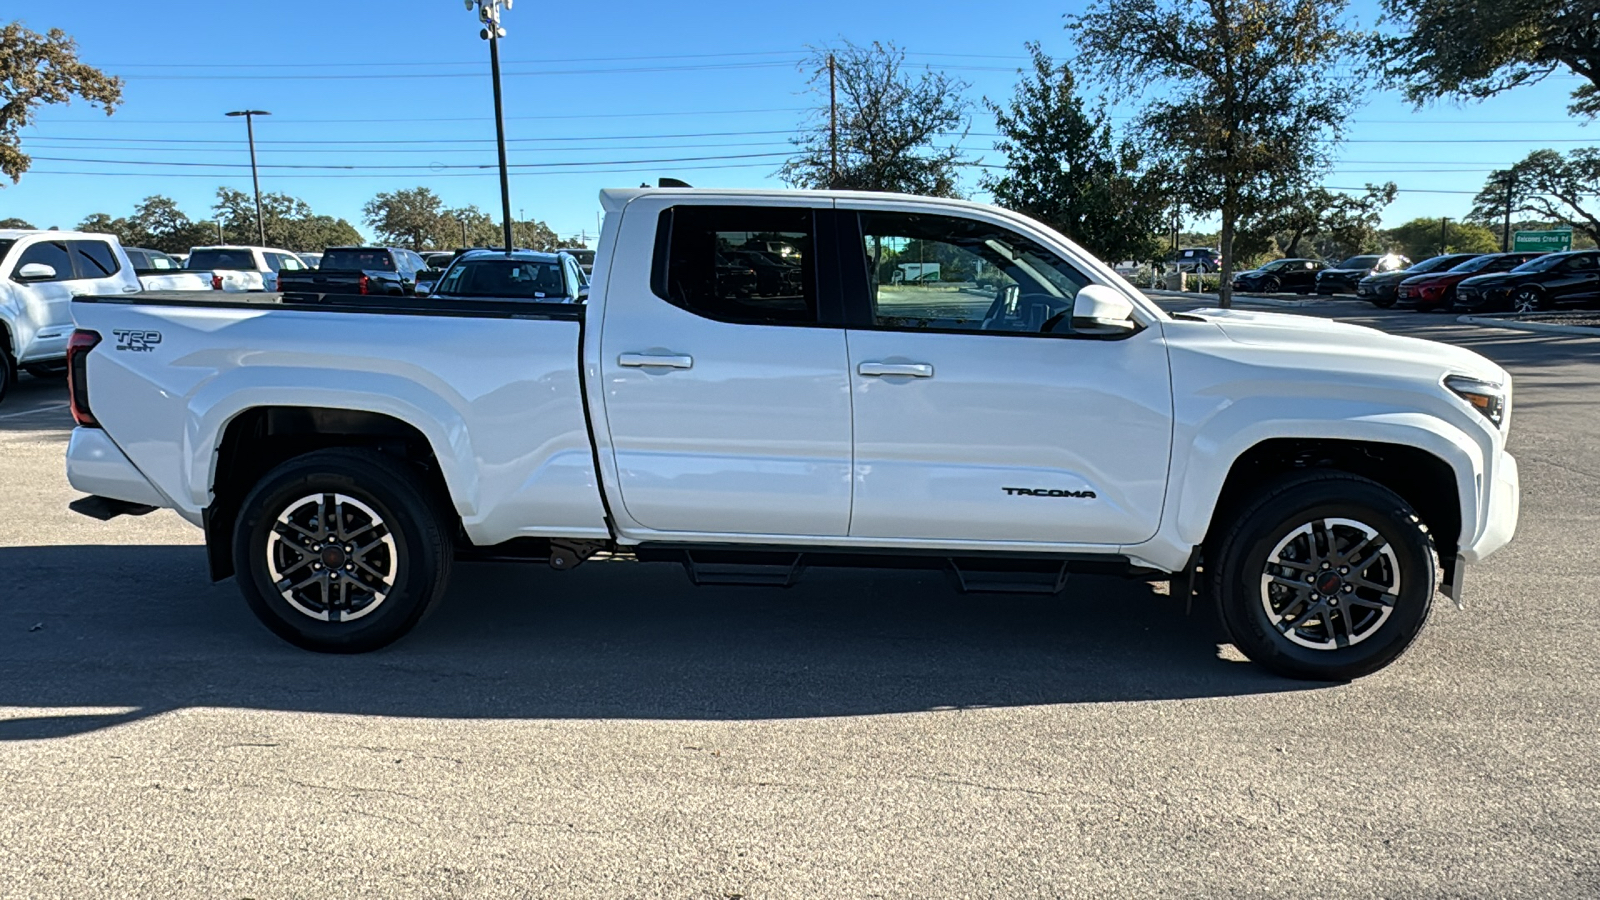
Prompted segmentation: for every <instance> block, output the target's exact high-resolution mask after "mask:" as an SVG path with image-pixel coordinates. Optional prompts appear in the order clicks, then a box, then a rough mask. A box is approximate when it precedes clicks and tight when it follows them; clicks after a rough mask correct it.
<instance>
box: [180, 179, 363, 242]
mask: <svg viewBox="0 0 1600 900" xmlns="http://www.w3.org/2000/svg"><path fill="white" fill-rule="evenodd" d="M212 208H213V209H214V210H215V211H216V213H217V217H218V220H219V221H221V222H222V226H223V229H224V230H225V233H226V234H225V236H227V237H231V238H232V239H233V240H241V239H242V240H244V241H249V240H252V239H253V238H254V236H255V234H256V206H255V200H254V199H253V198H252V197H251V196H250V195H249V194H246V193H245V192H244V191H236V190H234V189H233V188H226V187H222V188H217V202H216V205H215V206H213V207H212ZM261 222H262V225H263V226H264V227H265V229H266V232H267V243H268V244H270V245H272V246H274V247H281V248H283V249H285V250H323V249H325V248H327V247H337V246H339V245H342V244H343V245H348V244H359V243H361V233H360V232H359V231H356V229H355V226H353V225H351V224H350V223H349V222H347V221H345V220H344V219H335V218H333V217H331V216H319V215H315V214H314V213H312V211H311V206H310V205H309V204H307V203H306V202H305V201H304V200H301V199H299V198H297V197H291V196H289V195H288V194H271V193H268V194H262V195H261Z"/></svg>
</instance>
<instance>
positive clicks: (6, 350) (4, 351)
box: [0, 331, 17, 402]
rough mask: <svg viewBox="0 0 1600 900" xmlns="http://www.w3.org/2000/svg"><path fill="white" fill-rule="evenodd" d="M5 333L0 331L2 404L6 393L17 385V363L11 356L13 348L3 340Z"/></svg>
mask: <svg viewBox="0 0 1600 900" xmlns="http://www.w3.org/2000/svg"><path fill="white" fill-rule="evenodd" d="M4 336H5V332H4V331H0V402H4V401H5V399H6V392H7V391H10V390H11V386H12V385H13V384H16V383H17V361H16V359H15V358H14V357H12V355H11V348H10V347H9V346H7V345H6V342H5V341H4V340H3V338H4Z"/></svg>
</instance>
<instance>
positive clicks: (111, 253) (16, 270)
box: [0, 229, 210, 399]
mask: <svg viewBox="0 0 1600 900" xmlns="http://www.w3.org/2000/svg"><path fill="white" fill-rule="evenodd" d="M143 259H144V258H143V257H141V261H143ZM209 287H210V286H209V285H207V284H206V283H205V282H204V281H203V280H201V279H199V278H196V277H194V276H192V275H190V274H187V273H183V272H152V273H150V274H149V275H148V276H146V275H143V274H140V273H139V272H138V271H137V267H136V266H135V264H134V262H133V261H132V260H130V259H129V257H128V254H127V253H126V251H124V250H123V248H122V244H121V242H120V241H118V240H117V237H116V236H115V235H110V234H88V233H85V232H78V231H35V230H20V229H0V399H4V398H5V395H6V392H7V391H8V390H10V388H11V383H12V382H13V381H14V380H15V379H16V377H17V369H18V368H19V367H20V368H22V369H25V370H27V371H28V372H31V373H33V374H35V375H49V374H53V373H55V372H56V371H57V370H58V368H59V367H60V366H61V365H62V361H63V360H64V359H65V357H66V354H67V339H68V338H69V337H71V336H72V297H73V295H74V294H113V295H120V294H131V293H135V292H138V291H140V290H204V289H209Z"/></svg>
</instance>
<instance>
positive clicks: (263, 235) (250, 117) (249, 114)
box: [228, 109, 272, 247]
mask: <svg viewBox="0 0 1600 900" xmlns="http://www.w3.org/2000/svg"><path fill="white" fill-rule="evenodd" d="M228 115H230V116H244V133H245V135H246V136H248V137H249V139H250V182H251V184H253V185H254V186H255V189H256V237H258V238H260V239H261V244H260V246H262V247H265V246H266V245H267V224H266V222H264V221H263V220H262V218H261V176H260V175H259V174H257V173H256V125H255V117H256V116H270V115H272V113H269V112H267V111H266V110H264V109H241V110H236V111H234V112H231V113H228Z"/></svg>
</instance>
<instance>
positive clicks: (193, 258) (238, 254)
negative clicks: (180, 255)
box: [188, 247, 256, 272]
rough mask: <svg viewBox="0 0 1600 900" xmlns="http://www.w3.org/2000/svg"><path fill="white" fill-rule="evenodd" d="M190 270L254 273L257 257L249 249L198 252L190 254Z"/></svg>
mask: <svg viewBox="0 0 1600 900" xmlns="http://www.w3.org/2000/svg"><path fill="white" fill-rule="evenodd" d="M188 268H191V269H226V270H229V271H235V272H254V271H256V255H255V254H254V253H251V252H250V249H249V248H248V247H238V248H231V249H217V250H196V251H194V252H193V253H191V254H189V263H188Z"/></svg>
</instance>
